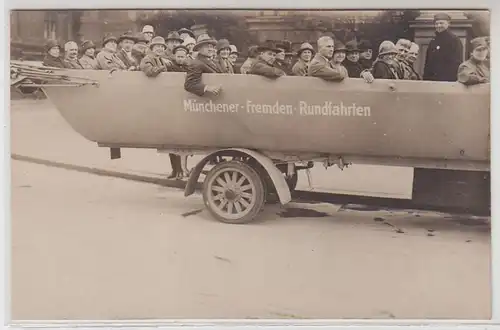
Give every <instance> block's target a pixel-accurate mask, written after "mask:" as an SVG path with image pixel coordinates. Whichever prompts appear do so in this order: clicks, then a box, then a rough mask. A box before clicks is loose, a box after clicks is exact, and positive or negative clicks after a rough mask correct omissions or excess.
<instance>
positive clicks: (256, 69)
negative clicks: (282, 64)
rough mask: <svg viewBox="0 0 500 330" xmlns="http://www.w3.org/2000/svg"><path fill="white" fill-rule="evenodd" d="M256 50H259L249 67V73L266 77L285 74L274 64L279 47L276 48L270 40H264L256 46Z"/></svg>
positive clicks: (276, 76)
mask: <svg viewBox="0 0 500 330" xmlns="http://www.w3.org/2000/svg"><path fill="white" fill-rule="evenodd" d="M257 51H258V52H259V55H258V56H257V60H256V61H255V62H254V64H253V65H252V67H251V68H250V71H249V72H248V73H249V74H254V75H258V76H263V77H267V78H279V77H281V76H285V75H286V73H285V71H283V70H281V69H279V68H277V67H276V66H274V61H275V60H276V53H278V52H279V51H280V49H278V48H276V47H275V45H274V44H273V43H272V42H270V41H266V42H265V43H264V44H262V45H261V46H259V47H258V48H257Z"/></svg>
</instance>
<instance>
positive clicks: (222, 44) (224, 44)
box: [216, 39, 231, 53]
mask: <svg viewBox="0 0 500 330" xmlns="http://www.w3.org/2000/svg"><path fill="white" fill-rule="evenodd" d="M216 48H217V53H219V52H220V51H221V50H223V49H229V50H231V44H230V43H229V40H227V39H220V40H219V41H217V46H216Z"/></svg>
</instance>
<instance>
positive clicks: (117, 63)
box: [96, 48, 127, 70]
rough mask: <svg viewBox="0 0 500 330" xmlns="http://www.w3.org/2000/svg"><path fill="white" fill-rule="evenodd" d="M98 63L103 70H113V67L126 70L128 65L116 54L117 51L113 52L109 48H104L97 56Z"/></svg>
mask: <svg viewBox="0 0 500 330" xmlns="http://www.w3.org/2000/svg"><path fill="white" fill-rule="evenodd" d="M96 60H97V64H98V65H99V67H100V68H101V70H112V69H119V70H126V69H127V67H126V66H125V63H123V62H122V61H121V60H120V59H119V58H118V56H116V53H113V52H111V51H110V50H109V49H107V48H103V49H102V50H101V51H100V52H99V54H97V56H96Z"/></svg>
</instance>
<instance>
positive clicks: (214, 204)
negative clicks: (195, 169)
mask: <svg viewBox="0 0 500 330" xmlns="http://www.w3.org/2000/svg"><path fill="white" fill-rule="evenodd" d="M264 200H265V189H264V185H263V182H262V179H261V178H260V176H259V174H258V173H257V172H256V171H255V170H254V169H253V168H252V167H250V166H249V165H247V164H245V163H242V162H239V161H229V162H222V163H219V164H217V165H216V166H214V168H212V170H210V172H209V173H208V175H207V177H206V178H205V181H204V183H203V201H204V202H205V205H206V207H207V208H208V210H209V211H210V213H211V214H212V215H213V216H214V217H215V218H216V219H217V220H219V221H221V222H224V223H231V224H243V223H248V222H251V221H252V220H253V219H254V218H255V217H256V216H257V215H258V214H259V212H260V210H261V208H262V207H263V206H264Z"/></svg>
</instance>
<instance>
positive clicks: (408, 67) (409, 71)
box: [400, 61, 422, 80]
mask: <svg viewBox="0 0 500 330" xmlns="http://www.w3.org/2000/svg"><path fill="white" fill-rule="evenodd" d="M400 64H401V68H402V70H403V79H405V80H421V79H422V78H421V77H420V75H419V74H418V73H417V71H415V68H414V67H413V64H411V63H408V62H406V61H400Z"/></svg>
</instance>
